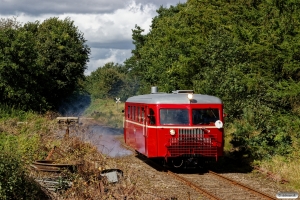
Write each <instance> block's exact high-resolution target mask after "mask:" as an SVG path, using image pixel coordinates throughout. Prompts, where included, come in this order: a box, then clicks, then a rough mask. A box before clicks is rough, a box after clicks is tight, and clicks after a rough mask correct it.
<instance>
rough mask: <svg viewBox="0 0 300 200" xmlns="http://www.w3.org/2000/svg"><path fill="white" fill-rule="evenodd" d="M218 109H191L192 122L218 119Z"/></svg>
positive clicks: (206, 121) (201, 122) (207, 122)
mask: <svg viewBox="0 0 300 200" xmlns="http://www.w3.org/2000/svg"><path fill="white" fill-rule="evenodd" d="M219 119H220V117H219V110H218V109H214V108H210V109H193V124H194V125H196V124H210V123H215V122H216V121H217V120H219Z"/></svg>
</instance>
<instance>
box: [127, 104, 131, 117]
mask: <svg viewBox="0 0 300 200" xmlns="http://www.w3.org/2000/svg"><path fill="white" fill-rule="evenodd" d="M130 108H131V106H128V110H127V118H128V119H130V114H131V113H130V111H131V110H130Z"/></svg>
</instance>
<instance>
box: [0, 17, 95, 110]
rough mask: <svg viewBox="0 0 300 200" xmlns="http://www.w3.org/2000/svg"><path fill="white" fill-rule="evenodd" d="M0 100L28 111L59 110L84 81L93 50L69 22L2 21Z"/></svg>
mask: <svg viewBox="0 0 300 200" xmlns="http://www.w3.org/2000/svg"><path fill="white" fill-rule="evenodd" d="M1 24H2V25H1V26H0V27H2V28H1V29H0V57H1V59H0V98H1V103H2V104H7V105H12V106H15V107H19V108H21V109H25V110H39V111H41V110H47V109H51V108H55V107H56V106H58V104H59V103H60V101H61V100H62V99H64V98H65V97H67V96H68V95H70V94H72V92H73V91H74V90H75V89H76V88H78V86H79V84H80V81H81V80H84V78H85V76H84V71H85V69H86V63H87V62H88V60H89V54H90V48H89V47H88V46H87V45H86V44H85V43H86V40H85V39H84V37H83V34H82V33H81V32H80V31H79V30H78V28H77V27H76V26H75V25H74V22H73V21H71V20H70V19H69V18H66V19H64V20H60V19H58V18H55V17H54V18H50V19H47V20H45V21H44V22H42V23H40V22H39V21H36V22H28V23H26V24H24V25H23V26H22V25H20V24H19V23H17V22H16V21H13V20H11V19H8V20H2V21H1Z"/></svg>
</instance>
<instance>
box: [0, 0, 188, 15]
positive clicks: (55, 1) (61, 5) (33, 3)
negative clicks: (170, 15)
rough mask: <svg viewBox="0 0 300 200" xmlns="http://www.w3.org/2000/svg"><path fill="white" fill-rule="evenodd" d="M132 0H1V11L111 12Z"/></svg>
mask: <svg viewBox="0 0 300 200" xmlns="http://www.w3.org/2000/svg"><path fill="white" fill-rule="evenodd" d="M130 2H132V1H131V0H109V1H107V0H88V1H82V0H48V1H41V0H25V1H20V0H0V5H1V6H0V13H1V14H2V15H17V14H18V13H25V14H28V15H41V14H62V13H97V14H101V13H111V12H113V11H114V10H116V9H120V8H124V7H125V6H126V5H128V4H130ZM135 2H136V3H141V4H143V5H145V4H149V3H151V4H154V5H156V6H157V7H159V6H161V5H164V6H168V5H177V4H178V3H180V2H186V0H163V1H162V0H151V1H149V0H135ZM141 9H143V7H141Z"/></svg>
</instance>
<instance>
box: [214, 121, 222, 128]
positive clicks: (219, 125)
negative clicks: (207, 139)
mask: <svg viewBox="0 0 300 200" xmlns="http://www.w3.org/2000/svg"><path fill="white" fill-rule="evenodd" d="M215 126H216V127H217V128H223V122H221V121H220V120H217V121H216V122H215Z"/></svg>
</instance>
